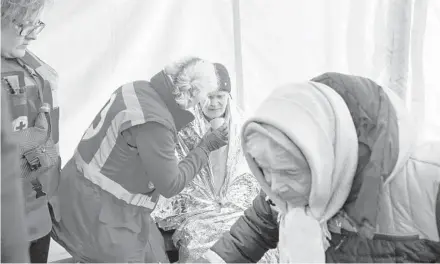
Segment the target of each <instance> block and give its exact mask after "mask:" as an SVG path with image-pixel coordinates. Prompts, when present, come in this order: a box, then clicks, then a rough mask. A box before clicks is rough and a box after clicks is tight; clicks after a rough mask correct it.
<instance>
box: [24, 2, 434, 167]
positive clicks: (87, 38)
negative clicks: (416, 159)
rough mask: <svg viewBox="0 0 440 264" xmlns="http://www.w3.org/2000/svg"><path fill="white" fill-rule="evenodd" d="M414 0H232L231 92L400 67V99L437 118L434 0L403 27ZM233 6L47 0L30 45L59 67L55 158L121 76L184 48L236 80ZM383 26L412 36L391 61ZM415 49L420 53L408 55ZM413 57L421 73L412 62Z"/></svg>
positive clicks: (251, 102)
mask: <svg viewBox="0 0 440 264" xmlns="http://www.w3.org/2000/svg"><path fill="white" fill-rule="evenodd" d="M416 2H417V6H415V5H414V0H412V1H409V0H404V1H399V0H393V1H383V0H357V1H351V0H332V1H328V0H307V1H304V0H273V1H272V0H271V1H267V0H241V1H240V6H239V7H240V13H239V15H240V21H239V22H240V25H241V28H240V30H241V32H240V33H241V54H242V60H241V61H240V63H242V67H243V74H242V77H243V79H242V82H243V87H237V86H236V85H234V87H233V89H240V92H239V93H238V95H239V98H238V100H239V101H240V100H242V102H243V105H244V106H245V107H246V110H247V111H248V113H252V111H253V110H254V109H255V108H256V107H257V106H258V105H259V103H260V102H261V100H263V99H264V98H265V97H266V96H267V95H268V93H270V91H271V89H273V88H274V87H276V86H278V85H280V84H283V83H286V82H301V81H304V80H306V79H309V78H312V77H314V76H316V75H318V74H321V73H323V72H326V71H340V72H345V73H351V74H357V75H363V76H366V77H370V78H372V79H374V80H376V81H378V82H380V83H382V84H385V85H389V86H392V85H393V82H394V83H396V80H402V78H401V77H402V76H404V78H403V80H404V81H403V82H400V83H398V82H397V83H398V84H399V85H400V86H402V87H403V86H405V85H407V84H409V85H410V86H412V87H415V86H417V87H418V88H417V89H413V91H412V92H411V93H409V94H410V95H409V100H411V98H412V99H413V100H414V101H415V102H418V103H417V104H414V106H413V108H414V109H416V108H417V107H418V109H419V111H418V113H419V114H422V115H423V113H424V112H426V122H427V124H434V123H435V122H438V121H436V120H434V118H433V117H428V115H429V113H431V112H434V111H436V112H440V110H439V109H438V106H437V105H438V103H437V102H439V101H440V97H439V95H438V94H439V90H440V88H439V87H438V85H437V84H436V83H437V82H436V77H437V71H438V69H439V68H440V67H439V66H440V65H439V62H438V61H439V60H438V59H435V58H440V55H439V51H438V50H439V49H438V48H437V47H438V46H440V45H439V44H440V40H439V37H438V36H439V34H437V33H436V32H439V21H440V20H439V19H438V17H439V15H438V13H440V12H439V11H438V10H439V6H440V3H439V2H438V1H435V0H420V2H424V3H425V4H426V6H427V11H426V12H427V13H428V15H427V20H426V21H427V25H426V29H425V30H423V23H421V22H417V23H416V24H417V25H419V26H418V27H419V28H420V29H413V28H412V27H413V26H414V25H413V21H414V23H415V21H420V20H422V21H423V15H422V17H420V15H419V16H416V15H413V16H410V17H408V12H406V13H402V12H403V11H405V10H406V9H405V7H408V6H414V10H415V11H414V12H424V11H417V10H425V9H424V8H423V4H419V3H420V2H419V0H416ZM399 3H400V5H398V4H399ZM418 5H422V7H420V6H418ZM399 6H400V7H401V8H400V10H401V11H402V10H403V11H402V12H401V13H400V18H402V15H403V17H404V18H406V19H407V20H405V21H406V22H405V23H403V24H402V23H401V24H402V26H404V29H402V28H401V27H396V26H394V25H395V23H394V24H393V23H392V21H397V22H398V23H400V22H399V21H403V20H399V17H397V18H392V17H390V10H391V9H393V8H394V9H396V10H398V9H399V8H397V7H399ZM390 7H391V9H390ZM232 8H233V2H232V0H203V1H201V0H178V1H177V0H157V1H154V0H93V1H55V3H54V5H53V7H52V8H51V9H49V10H48V12H47V14H46V16H45V19H44V21H45V22H46V24H47V27H46V29H45V30H44V31H43V33H42V34H41V36H40V37H39V40H38V41H36V42H35V43H34V44H33V46H31V49H32V50H33V51H35V52H36V53H37V54H38V55H39V56H40V57H42V58H43V59H44V60H46V61H47V62H48V63H50V64H51V65H52V66H53V67H54V68H55V69H56V70H57V71H58V72H59V74H60V90H59V99H60V105H61V106H62V114H61V120H62V122H61V139H60V145H61V153H62V157H63V159H64V162H66V160H67V159H68V158H70V156H71V155H72V153H73V150H74V148H75V146H76V144H77V142H78V141H79V139H80V137H81V135H82V133H83V131H84V130H85V129H86V127H87V126H88V125H89V123H90V122H91V121H92V119H93V117H94V115H95V114H96V113H97V112H98V111H99V109H100V108H101V106H102V105H103V104H104V102H105V101H106V100H107V98H108V96H109V95H110V93H111V92H112V91H113V90H114V89H116V88H117V87H118V86H119V85H121V84H124V83H125V82H128V81H132V80H135V79H148V78H149V77H150V76H151V75H152V74H154V73H156V72H157V71H159V70H160V69H161V68H162V67H163V66H164V65H165V64H166V63H169V62H170V61H172V60H174V59H177V58H179V57H182V56H185V55H195V56H200V57H202V58H206V59H208V60H212V61H219V62H222V63H224V64H225V65H226V66H227V67H228V69H229V70H230V72H231V75H232V78H233V80H235V72H236V70H235V66H236V65H240V64H238V63H237V62H236V61H235V57H236V54H237V52H236V49H234V45H235V43H236V42H234V28H233V26H234V22H233V21H234V20H233V17H234V16H233V12H232V11H233V9H232ZM436 12H437V13H436ZM391 14H392V13H391ZM436 14H437V15H436ZM395 15H396V16H398V14H397V13H396V14H395ZM411 17H413V18H412V19H411ZM408 18H409V20H408ZM393 19H394V20H393ZM397 22H396V23H397ZM420 25H422V26H420ZM392 30H395V31H398V30H400V31H402V32H404V34H403V35H404V36H403V37H401V38H400V39H401V40H402V41H406V42H408V41H410V42H411V41H412V42H411V43H412V44H411V45H412V46H409V45H408V43H406V44H401V46H402V45H403V47H404V49H400V50H402V52H401V54H404V55H403V56H401V55H399V56H398V59H397V60H394V62H393V60H391V58H392V56H391V55H396V54H397V53H396V50H398V49H399V48H394V49H393V47H392V46H390V45H391V44H390V43H392V42H391V41H390V38H391V36H393V34H394V33H392ZM411 30H412V31H411ZM424 31H425V32H426V34H425V37H424V39H425V42H424V43H423V42H415V41H414V38H412V39H410V38H409V37H408V32H409V33H411V34H413V35H414V36H418V37H417V38H423V32H424ZM390 32H391V33H390ZM420 54H423V58H422V59H420V60H417V57H420ZM392 63H394V64H392ZM410 63H412V64H410ZM403 64H404V65H403ZM409 65H411V66H409ZM420 65H422V66H420ZM421 67H423V71H422V73H421V71H420V70H417V69H420V68H421ZM392 69H394V70H395V71H394V72H395V73H396V72H397V73H398V74H394V75H393V74H392V73H391V72H392ZM396 69H397V70H396ZM393 76H394V77H393ZM395 76H397V77H395ZM412 76H413V77H414V78H413V79H411V78H412ZM393 78H394V79H393ZM393 80H394V81H393ZM409 80H410V81H411V82H408V81H409ZM240 82H241V81H239V82H238V83H239V86H240ZM423 87H424V88H425V89H423ZM417 91H420V94H417ZM234 92H236V91H234ZM404 94H408V93H404ZM409 105H410V106H411V105H413V104H409ZM417 105H418V106H417ZM420 109H423V111H421V110H420ZM436 124H437V125H438V123H436ZM430 126H431V127H435V126H433V125H430Z"/></svg>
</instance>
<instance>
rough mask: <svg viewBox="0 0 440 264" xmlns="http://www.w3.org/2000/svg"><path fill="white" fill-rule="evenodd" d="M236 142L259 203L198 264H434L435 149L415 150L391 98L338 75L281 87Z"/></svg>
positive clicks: (439, 152)
mask: <svg viewBox="0 0 440 264" xmlns="http://www.w3.org/2000/svg"><path fill="white" fill-rule="evenodd" d="M242 142H243V148H244V151H245V153H246V154H245V155H246V159H247V161H248V164H249V167H250V168H251V170H252V172H253V174H254V175H255V177H256V178H257V180H258V181H259V182H260V185H261V187H262V189H263V191H264V193H262V194H261V195H260V196H259V197H257V198H256V199H255V200H254V203H253V206H252V207H250V208H249V209H248V210H246V212H245V214H244V216H243V217H242V218H241V219H239V220H238V221H237V222H236V223H235V224H234V226H233V227H232V228H231V230H230V232H228V233H226V234H225V235H224V236H223V237H222V238H221V239H220V240H219V241H217V243H216V244H215V245H214V246H213V247H212V248H211V250H210V251H208V252H206V253H205V254H204V258H205V259H202V261H205V262H206V261H210V262H216V263H219V262H227V263H230V262H242V263H243V262H256V261H258V260H259V259H260V258H261V257H262V256H263V254H264V253H265V252H266V251H267V250H268V249H270V248H274V247H277V246H278V248H279V251H280V262H281V263H295V262H299V263H308V262H321V263H322V262H337V263H341V262H350V263H356V262H425V263H426V262H438V261H440V239H439V237H440V221H439V219H440V159H439V158H440V142H425V143H424V144H421V145H418V144H416V135H415V133H414V127H413V125H412V121H411V118H410V115H409V114H408V113H407V112H406V109H405V106H404V103H403V101H402V100H400V98H398V97H397V95H396V94H395V93H393V92H392V91H391V90H389V89H387V88H383V87H381V86H379V85H377V84H376V83H374V82H373V81H371V80H369V79H366V78H362V77H357V76H350V75H344V74H339V73H326V74H323V75H321V76H319V77H316V78H314V79H313V80H312V81H311V82H307V83H302V84H289V85H285V86H282V87H279V88H277V89H275V90H274V91H273V93H272V94H271V95H270V96H269V97H268V98H267V99H266V100H264V102H263V103H262V104H261V106H260V107H259V108H258V110H257V111H256V113H255V115H254V117H252V118H250V119H249V120H248V121H247V122H246V123H245V124H244V126H243V132H242ZM266 195H267V196H266Z"/></svg>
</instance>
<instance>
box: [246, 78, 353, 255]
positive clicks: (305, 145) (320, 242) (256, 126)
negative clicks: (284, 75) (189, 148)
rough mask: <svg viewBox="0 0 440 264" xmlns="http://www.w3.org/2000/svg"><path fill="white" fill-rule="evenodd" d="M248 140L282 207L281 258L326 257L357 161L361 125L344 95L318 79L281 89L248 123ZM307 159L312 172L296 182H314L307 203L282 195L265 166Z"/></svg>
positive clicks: (258, 173) (254, 165)
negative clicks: (358, 126)
mask: <svg viewBox="0 0 440 264" xmlns="http://www.w3.org/2000/svg"><path fill="white" fill-rule="evenodd" d="M275 131H279V132H281V133H278V132H275ZM242 143H243V149H244V151H245V155H246V159H247V161H248V164H249V167H250V168H251V170H252V172H253V174H254V175H255V177H256V178H257V179H258V181H259V182H260V184H261V187H262V189H263V190H264V191H265V192H266V194H267V195H268V196H269V197H270V198H271V200H272V201H273V202H274V203H275V204H276V206H277V208H278V209H279V210H280V215H281V218H280V236H279V237H280V241H279V249H280V261H281V262H283V263H296V262H325V250H326V247H327V238H329V237H330V234H329V232H328V229H327V221H328V220H329V219H330V218H331V217H333V216H334V215H335V214H336V213H337V212H338V211H339V210H340V209H341V207H342V206H343V204H344V202H345V200H346V199H347V196H348V194H349V192H350V189H351V185H352V181H353V177H354V174H355V171H356V166H357V153H358V149H357V146H358V142H357V135H356V130H355V127H354V124H353V121H352V119H351V115H350V112H349V110H348V108H347V106H346V104H345V103H344V101H343V99H342V98H341V97H340V96H339V95H338V94H337V93H336V92H335V91H333V90H332V89H331V88H329V87H327V86H325V85H323V84H319V83H313V82H309V83H303V84H289V85H285V86H283V87H280V88H278V89H275V90H274V91H273V92H272V94H271V95H270V96H269V97H268V98H267V99H266V100H265V101H264V102H263V103H262V104H261V106H260V107H259V108H258V110H257V111H256V113H255V114H254V116H253V117H252V118H250V119H249V120H248V121H247V122H246V123H245V125H244V126H243V130H242ZM275 145H278V146H279V147H281V148H276V147H274V146H275ZM277 149H278V150H277ZM280 149H281V150H280ZM298 149H299V150H300V151H298ZM273 150H275V151H273ZM283 152H284V154H282V153H283ZM280 155H281V156H283V155H284V157H283V158H276V159H274V158H273V157H279V156H280ZM301 155H303V156H302V157H301ZM271 157H272V158H271ZM289 160H291V161H292V164H290V165H289V162H288V161H289ZM302 160H303V161H302ZM304 162H306V163H307V165H308V168H309V171H308V172H307V170H305V172H304V174H303V175H302V176H300V177H298V176H295V177H292V181H301V182H304V184H307V182H308V183H310V182H311V188H310V192H309V193H308V194H307V193H305V194H304V195H305V197H307V198H308V205H307V206H305V207H304V206H298V204H295V203H292V202H291V201H285V200H283V199H281V198H280V197H279V196H278V195H277V193H276V192H274V191H273V190H272V189H271V186H270V185H269V184H268V182H267V179H266V178H265V175H264V174H263V171H262V170H261V169H260V166H262V167H264V166H273V167H278V168H282V167H283V166H287V168H286V169H289V168H304V167H307V166H306V165H304V164H303V163H304ZM259 163H261V164H259ZM297 163H299V164H297ZM274 169H277V168H274ZM266 176H267V175H266ZM269 177H271V176H269ZM301 177H311V179H310V180H309V181H306V180H305V179H304V178H301Z"/></svg>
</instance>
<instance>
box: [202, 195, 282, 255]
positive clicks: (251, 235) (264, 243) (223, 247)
mask: <svg viewBox="0 0 440 264" xmlns="http://www.w3.org/2000/svg"><path fill="white" fill-rule="evenodd" d="M265 197H266V195H265V194H264V193H263V192H260V194H259V195H258V196H257V197H256V198H255V199H254V201H253V204H252V207H250V208H248V209H247V210H246V211H245V212H244V215H243V216H242V217H240V218H239V219H238V220H237V222H235V224H234V225H233V226H232V227H231V229H230V231H229V232H227V233H225V234H223V236H222V238H220V239H219V240H218V241H217V242H216V243H215V244H214V246H213V247H212V248H211V249H210V250H209V251H208V252H206V253H205V255H204V258H205V259H207V260H209V261H210V262H217V263H218V262H223V261H224V262H226V263H256V262H258V261H259V260H260V259H261V258H262V257H263V256H264V254H265V253H266V252H267V251H268V250H269V249H273V248H276V247H277V244H278V223H277V220H276V219H277V215H276V214H277V213H276V212H275V211H273V210H272V209H271V207H270V205H269V203H268V202H267V201H266V200H265Z"/></svg>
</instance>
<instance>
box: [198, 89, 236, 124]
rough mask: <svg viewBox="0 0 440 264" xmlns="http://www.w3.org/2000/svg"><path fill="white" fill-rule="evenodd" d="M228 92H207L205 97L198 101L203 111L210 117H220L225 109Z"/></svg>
mask: <svg viewBox="0 0 440 264" xmlns="http://www.w3.org/2000/svg"><path fill="white" fill-rule="evenodd" d="M228 95H229V94H228V93H227V92H224V91H216V92H212V93H209V94H208V96H207V98H206V99H205V100H204V101H202V102H200V104H201V106H202V110H203V113H204V114H205V116H207V117H208V118H210V119H214V118H217V117H221V116H223V115H224V113H225V111H226V106H227V105H228V98H229V96H228Z"/></svg>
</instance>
